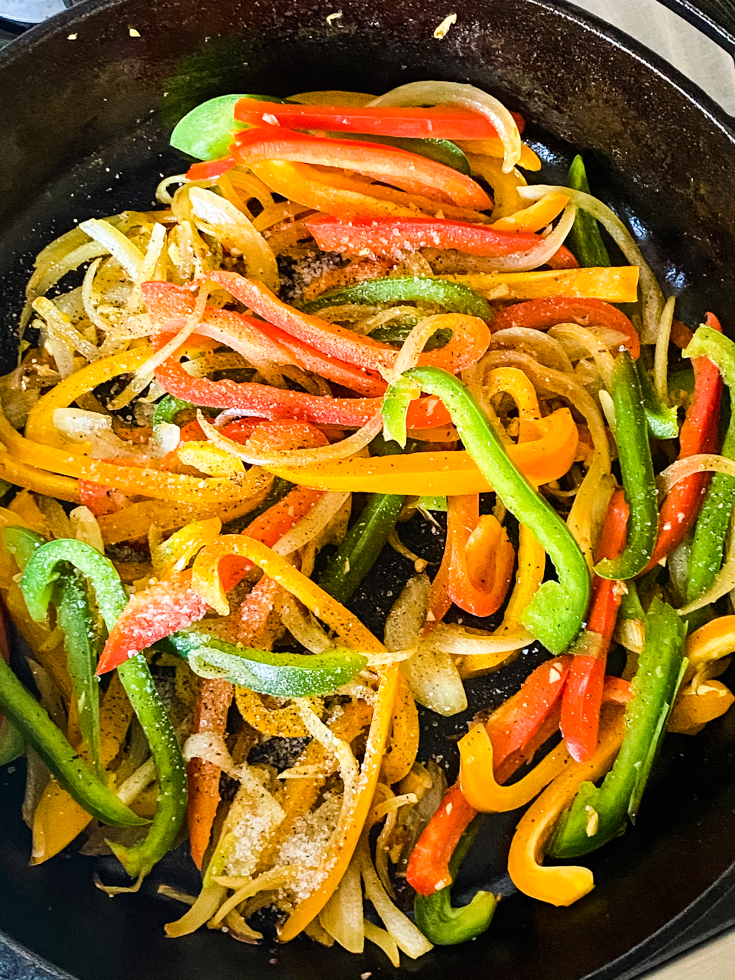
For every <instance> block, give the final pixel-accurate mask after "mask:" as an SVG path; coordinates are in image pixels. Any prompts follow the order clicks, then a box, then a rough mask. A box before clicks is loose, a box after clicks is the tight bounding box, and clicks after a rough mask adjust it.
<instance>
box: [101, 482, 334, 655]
mask: <svg viewBox="0 0 735 980" xmlns="http://www.w3.org/2000/svg"><path fill="white" fill-rule="evenodd" d="M321 496H322V491H319V490H307V489H306V488H305V487H296V488H295V489H294V490H292V491H291V492H290V493H288V494H286V496H285V497H284V498H283V499H282V500H280V501H278V503H277V504H274V505H273V507H271V508H270V509H269V510H267V511H265V512H264V513H263V514H261V515H260V517H256V518H255V520H254V521H252V522H251V523H250V524H249V525H248V527H247V528H246V529H245V531H244V532H243V533H245V534H247V535H248V536H249V537H251V538H256V539H257V540H258V541H262V542H263V543H264V544H267V545H268V546H269V547H272V546H273V545H274V544H275V543H276V542H277V541H278V540H280V538H282V537H283V535H284V534H286V532H287V531H289V530H290V529H291V528H292V527H293V526H294V525H295V524H296V523H298V521H300V520H301V518H302V517H304V515H305V514H307V513H308V512H309V511H310V510H311V508H312V507H313V506H314V504H315V503H316V502H317V500H319V499H320V498H321ZM250 568H252V563H251V562H249V561H245V560H240V559H233V560H228V561H227V562H223V564H222V569H221V575H222V584H223V587H224V588H225V590H229V589H232V588H234V586H235V585H237V583H238V582H239V581H240V580H241V579H242V577H243V576H244V575H246V574H247V572H248V571H249V570H250ZM208 610H209V606H208V605H207V603H206V602H205V601H204V599H202V597H201V596H200V595H199V593H198V592H196V591H195V590H194V589H193V588H192V587H191V569H187V570H186V571H184V572H180V573H178V574H177V575H175V576H172V577H171V578H168V579H166V580H164V581H162V582H157V583H155V584H154V585H152V586H151V587H150V588H148V589H145V591H143V592H137V593H136V594H135V595H133V596H131V598H130V601H129V602H128V604H127V606H126V607H125V609H124V610H123V612H122V614H121V616H120V618H119V619H118V620H117V622H116V623H115V626H114V627H113V629H112V632H111V633H110V635H109V637H108V639H107V643H106V644H105V648H104V650H103V652H102V656H101V657H100V662H99V666H98V668H97V674H105V673H107V671H108V670H114V668H115V667H118V666H119V665H120V664H121V663H124V662H125V661H126V660H127V659H128V658H129V657H132V656H134V655H135V654H136V653H140V651H141V650H145V649H147V648H148V647H149V646H151V645H152V644H153V643H156V642H157V641H158V640H161V639H163V638H164V637H165V636H170V635H171V633H175V632H176V631H177V630H180V629H184V628H185V627H187V626H191V625H192V623H196V622H198V620H200V619H201V618H202V617H203V616H204V615H205V613H207V612H208Z"/></svg>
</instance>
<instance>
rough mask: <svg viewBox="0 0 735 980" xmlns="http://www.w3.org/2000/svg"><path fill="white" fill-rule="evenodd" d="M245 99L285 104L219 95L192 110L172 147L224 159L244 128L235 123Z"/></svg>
mask: <svg viewBox="0 0 735 980" xmlns="http://www.w3.org/2000/svg"><path fill="white" fill-rule="evenodd" d="M245 99H253V100H254V101H255V103H256V105H259V104H261V103H262V101H263V100H267V103H268V104H271V105H272V104H273V103H279V102H280V101H281V100H280V99H274V98H273V96H261V95H218V96H217V97H216V98H214V99H207V101H206V102H202V103H200V104H199V105H198V106H195V107H194V108H193V109H190V110H189V112H187V113H186V115H185V116H183V118H181V119H180V120H179V121H178V123H177V124H176V125H175V126H174V129H173V132H172V133H171V139H170V143H171V146H173V147H174V148H175V149H177V150H181V152H182V153H188V154H189V156H192V157H197V159H199V160H213V159H214V158H215V157H221V156H223V155H224V154H225V153H226V152H227V147H228V146H229V145H230V143H231V142H232V134H233V132H236V131H237V130H239V129H242V126H241V125H240V124H239V123H237V122H236V121H235V106H236V105H237V104H238V103H239V102H241V101H243V100H245ZM190 179H191V180H194V179H195V178H193V177H192V178H190Z"/></svg>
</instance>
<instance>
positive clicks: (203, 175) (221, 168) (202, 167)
mask: <svg viewBox="0 0 735 980" xmlns="http://www.w3.org/2000/svg"><path fill="white" fill-rule="evenodd" d="M234 166H235V161H234V159H233V158H232V157H221V158H220V159H219V160H202V162H201V163H193V164H192V165H191V166H190V167H189V169H188V170H187V171H186V179H187V180H216V179H217V178H218V177H221V176H222V174H226V173H227V171H228V170H232V168H233V167H234Z"/></svg>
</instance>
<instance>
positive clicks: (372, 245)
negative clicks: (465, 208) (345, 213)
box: [306, 215, 543, 256]
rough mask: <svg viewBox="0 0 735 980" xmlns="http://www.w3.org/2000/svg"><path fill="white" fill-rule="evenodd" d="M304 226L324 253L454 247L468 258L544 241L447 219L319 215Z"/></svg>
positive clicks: (506, 252)
mask: <svg viewBox="0 0 735 980" xmlns="http://www.w3.org/2000/svg"><path fill="white" fill-rule="evenodd" d="M306 227H307V228H308V229H309V231H310V232H311V234H312V235H313V236H314V238H315V239H316V243H317V245H318V246H319V248H321V249H323V250H324V251H325V252H344V251H348V252H363V251H366V250H367V251H370V252H374V253H376V254H385V255H392V254H393V253H394V252H396V251H397V250H405V249H418V248H441V249H446V248H456V249H457V250H458V251H460V252H466V253H468V254H469V255H485V256H501V255H512V254H514V253H516V252H527V251H529V250H530V249H532V248H535V247H536V246H537V245H540V244H541V242H542V241H543V238H542V237H541V235H537V234H535V233H533V232H515V231H500V230H498V229H496V228H493V227H492V226H490V225H475V224H471V223H470V222H468V221H454V220H450V219H447V218H429V217H423V216H422V217H416V218H356V219H355V220H354V221H341V220H340V219H339V218H333V217H331V216H330V215H320V216H319V217H317V218H312V219H311V220H309V221H307V222H306Z"/></svg>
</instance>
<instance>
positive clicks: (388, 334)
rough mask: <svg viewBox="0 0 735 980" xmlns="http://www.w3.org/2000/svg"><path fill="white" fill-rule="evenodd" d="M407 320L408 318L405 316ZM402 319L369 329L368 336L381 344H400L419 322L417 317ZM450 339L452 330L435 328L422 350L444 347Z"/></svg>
mask: <svg viewBox="0 0 735 980" xmlns="http://www.w3.org/2000/svg"><path fill="white" fill-rule="evenodd" d="M407 320H408V318H407ZM407 320H404V321H403V323H395V322H394V323H387V324H385V326H382V327H376V328H375V329H374V330H371V331H370V333H369V334H368V337H372V338H373V340H377V341H379V342H380V343H381V344H402V343H403V341H404V340H405V339H406V338H407V337H408V335H409V334H410V333H411V330H412V328H413V327H415V326H416V324H417V323H418V322H419V321H418V318H412V322H410V323H409V322H407ZM451 339H452V331H451V330H446V329H444V328H441V329H440V330H436V331H435V332H434V333H433V334H432V335H431V337H429V339H428V340H427V341H426V343H425V344H424V351H430V350H438V349H439V348H440V347H446V345H447V344H448V343H449V341H450V340H451Z"/></svg>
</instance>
